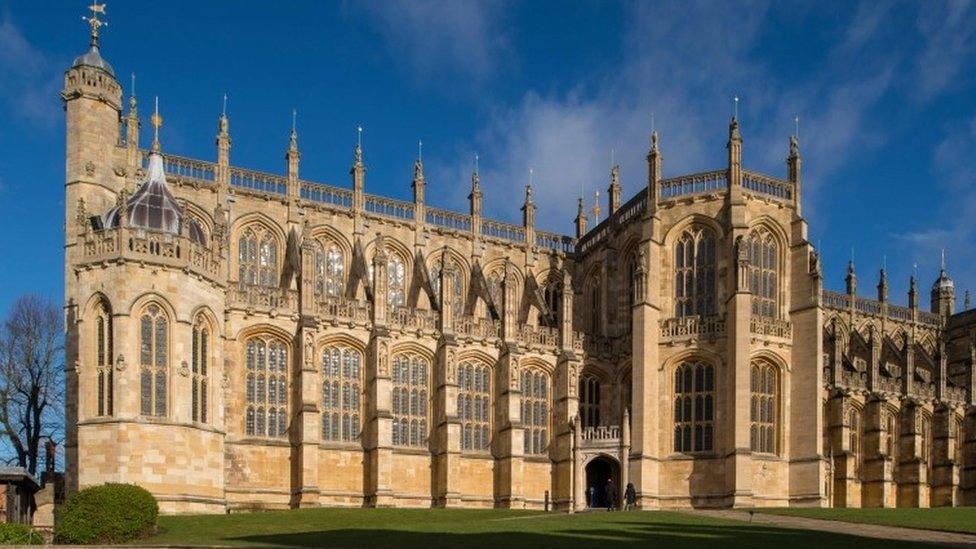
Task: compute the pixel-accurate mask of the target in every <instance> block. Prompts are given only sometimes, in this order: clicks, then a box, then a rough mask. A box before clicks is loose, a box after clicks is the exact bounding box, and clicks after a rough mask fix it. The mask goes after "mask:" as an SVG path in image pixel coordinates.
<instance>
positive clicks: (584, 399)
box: [579, 375, 600, 427]
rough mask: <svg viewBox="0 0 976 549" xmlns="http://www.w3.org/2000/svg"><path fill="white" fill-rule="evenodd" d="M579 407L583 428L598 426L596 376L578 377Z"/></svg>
mask: <svg viewBox="0 0 976 549" xmlns="http://www.w3.org/2000/svg"><path fill="white" fill-rule="evenodd" d="M579 407H580V419H581V420H582V422H583V427H596V426H598V425H600V380H599V379H597V377H596V376H593V375H583V376H580V386H579Z"/></svg>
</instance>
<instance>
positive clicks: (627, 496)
mask: <svg viewBox="0 0 976 549" xmlns="http://www.w3.org/2000/svg"><path fill="white" fill-rule="evenodd" d="M624 502H625V503H624V511H630V510H632V509H634V508H635V507H636V506H637V490H635V489H634V483H633V482H628V483H627V489H626V490H624Z"/></svg>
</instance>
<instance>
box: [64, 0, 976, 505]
mask: <svg viewBox="0 0 976 549" xmlns="http://www.w3.org/2000/svg"><path fill="white" fill-rule="evenodd" d="M89 21H90V23H91V24H92V42H91V47H90V49H89V51H88V52H87V53H85V54H84V55H82V56H80V57H79V58H78V59H76V60H75V62H74V64H73V65H72V66H71V67H70V68H69V69H68V70H67V71H66V72H65V78H64V90H63V92H62V99H63V100H64V106H65V111H66V117H67V153H66V154H67V161H66V174H65V204H66V212H65V273H64V274H65V292H66V296H67V304H66V308H67V319H68V325H67V326H68V328H67V329H68V339H67V371H68V376H67V378H68V406H67V464H68V486H69V489H70V490H77V489H79V488H83V487H86V486H91V485H96V484H101V483H104V482H131V483H136V484H139V485H141V486H143V487H145V488H146V489H148V490H149V491H150V492H152V493H153V494H154V495H155V496H156V498H157V499H158V500H159V502H160V505H161V508H162V510H163V511H164V512H168V513H189V512H213V513H223V512H225V511H227V510H238V509H249V508H287V507H314V506H404V507H406V506H423V507H427V506H442V507H511V508H542V507H543V506H545V505H546V503H547V502H548V504H549V505H550V506H551V507H554V508H555V509H563V510H570V509H580V508H582V507H583V506H585V505H586V504H587V495H586V494H587V492H588V488H589V486H593V485H596V486H597V487H598V489H597V497H598V499H602V497H603V486H604V485H605V484H606V481H607V479H608V478H612V479H613V480H614V482H615V483H617V484H618V485H620V486H624V485H626V484H627V483H629V482H632V483H633V484H634V486H635V488H636V490H637V495H638V505H639V507H640V508H643V509H654V508H674V507H692V506H694V507H749V506H814V507H820V506H841V507H844V506H848V507H882V506H884V507H895V506H898V507H925V506H950V505H974V504H976V407H974V392H976V391H974V388H976V378H974V375H973V367H974V364H973V363H974V357H976V310H969V311H963V312H959V313H956V312H955V311H954V307H955V301H956V297H955V293H954V287H953V283H952V281H951V279H950V278H949V276H948V274H947V272H946V271H945V269H943V271H942V274H941V275H940V277H939V279H938V280H936V281H935V284H934V285H933V286H932V289H931V294H930V303H928V304H927V305H930V306H928V307H925V306H923V304H922V303H920V301H919V290H918V289H917V287H916V281H915V280H914V279H912V280H911V284H910V290H909V293H908V307H901V306H896V305H895V304H893V303H891V302H890V301H889V288H888V281H887V278H886V276H885V273H884V271H882V272H881V275H880V281H879V282H878V285H877V299H868V298H865V297H860V296H859V295H858V292H857V282H858V279H857V276H856V274H855V271H854V267H853V265H851V266H850V268H849V274H848V278H847V291H846V292H845V293H835V292H830V291H827V290H824V289H823V288H822V283H823V281H822V277H821V268H820V261H819V257H818V254H817V251H816V250H815V249H814V247H813V246H812V245H811V243H810V242H809V241H808V240H807V224H806V221H805V220H804V218H803V217H802V215H801V174H800V167H801V160H800V153H799V146H798V143H797V140H796V139H795V137H794V138H791V139H790V142H789V150H788V157H787V159H786V165H787V175H786V178H785V179H780V178H777V177H772V176H768V175H764V174H760V173H756V172H752V171H749V170H747V169H745V168H744V167H743V166H742V165H741V152H742V138H741V136H740V133H739V126H738V122H737V121H736V120H735V119H734V118H733V119H732V121H731V123H730V125H729V140H728V165H727V166H724V167H722V168H721V169H717V170H714V171H709V172H704V173H698V174H693V175H685V176H680V177H674V178H669V179H663V178H662V176H661V171H662V170H661V167H662V153H661V151H660V149H659V143H658V137H657V135H656V134H653V133H652V135H651V141H650V148H649V153H648V155H647V164H648V173H647V185H646V187H644V188H643V189H642V190H641V191H640V192H639V193H638V194H637V195H635V196H633V197H631V198H630V199H629V200H627V201H626V202H624V201H623V200H622V198H623V197H621V186H620V181H619V170H618V169H616V168H614V169H613V170H612V171H611V176H610V185H609V204H608V211H607V213H608V216H607V218H606V219H604V220H602V221H601V222H599V223H597V224H596V226H593V227H590V226H588V224H587V221H588V220H587V216H586V214H585V213H584V211H583V206H582V202H581V204H580V208H579V212H578V215H577V218H576V234H575V236H574V237H569V236H562V235H558V234H552V233H547V232H543V231H539V230H537V229H536V228H535V212H536V206H535V204H534V203H533V201H532V192H531V188H527V189H526V196H525V202H524V205H523V206H522V211H523V223H522V224H521V225H512V224H507V223H501V222H498V221H493V220H490V219H485V218H484V217H483V216H482V193H481V190H480V188H479V181H478V174H477V173H474V174H473V175H472V178H471V194H470V197H469V198H470V203H471V205H470V213H468V214H460V213H454V212H449V211H445V210H441V209H437V208H433V207H430V206H427V205H426V204H425V201H424V189H425V181H424V170H423V164H422V162H421V161H420V160H418V161H417V162H416V164H415V166H414V177H413V192H414V200H413V201H412V202H404V201H398V200H391V199H388V198H383V197H379V196H375V195H370V194H367V193H366V166H365V163H364V158H363V151H362V148H361V147H359V146H356V147H355V150H354V154H353V163H352V168H351V170H350V175H351V180H352V181H351V182H352V187H351V188H340V187H332V186H327V185H322V184H318V183H312V182H309V181H305V180H303V179H301V178H300V177H299V160H300V153H299V147H298V138H297V135H296V133H295V132H294V130H293V131H292V134H291V140H290V145H289V147H288V149H287V152H286V154H285V158H286V166H287V173H286V175H283V176H279V175H273V174H268V173H261V172H256V171H251V170H247V169H242V168H239V167H235V166H234V165H232V164H231V161H230V151H231V138H230V129H229V121H228V118H227V116H226V115H221V116H220V117H219V119H218V123H217V137H216V149H217V151H216V153H217V154H216V156H217V160H216V162H206V161H199V160H191V159H188V158H182V157H179V156H175V155H172V154H168V153H167V152H164V151H163V147H162V146H161V140H160V137H159V132H160V130H161V128H160V126H161V123H162V120H161V118H160V117H159V115H158V113H157V114H155V115H153V117H152V118H151V121H152V123H153V126H154V128H153V129H154V135H155V138H154V140H153V143H152V144H151V146H150V147H149V149H144V148H140V147H139V131H138V130H139V125H140V116H139V113H138V109H137V103H136V98H135V97H134V96H130V98H129V100H128V108H127V109H123V107H124V105H123V95H122V87H121V86H120V84H119V82H118V80H117V79H116V77H115V75H114V72H113V69H112V67H111V65H110V64H109V63H108V62H107V61H106V60H105V59H104V58H103V57H102V56H101V54H100V52H99V43H98V38H99V36H98V31H99V26H100V21H98V19H97V13H96V14H95V16H94V17H92V19H91V20H89ZM620 491H621V492H622V490H620Z"/></svg>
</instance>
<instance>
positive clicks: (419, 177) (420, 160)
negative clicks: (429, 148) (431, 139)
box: [410, 141, 427, 204]
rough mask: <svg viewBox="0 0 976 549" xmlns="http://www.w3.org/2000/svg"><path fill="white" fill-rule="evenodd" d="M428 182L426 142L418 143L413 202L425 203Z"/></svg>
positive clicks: (414, 168) (414, 165)
mask: <svg viewBox="0 0 976 549" xmlns="http://www.w3.org/2000/svg"><path fill="white" fill-rule="evenodd" d="M426 182H427V180H426V179H425V178H424V142H423V141H417V159H416V160H414V162H413V182H411V183H410V186H411V187H413V201H414V202H415V203H417V204H420V203H422V202H423V201H424V189H425V187H426Z"/></svg>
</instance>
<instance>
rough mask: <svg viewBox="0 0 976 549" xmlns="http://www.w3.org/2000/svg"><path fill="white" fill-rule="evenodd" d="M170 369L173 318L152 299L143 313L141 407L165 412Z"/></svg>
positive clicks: (151, 413)
mask: <svg viewBox="0 0 976 549" xmlns="http://www.w3.org/2000/svg"><path fill="white" fill-rule="evenodd" d="M168 371H169V318H168V317H167V316H166V312H165V311H163V309H162V307H160V306H159V305H157V304H155V303H150V304H149V305H147V306H146V307H145V309H143V311H142V314H141V315H140V316H139V392H140V399H139V402H140V404H139V411H140V413H141V414H142V415H144V416H159V417H162V416H165V415H166V403H167V395H166V390H167V378H168Z"/></svg>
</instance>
